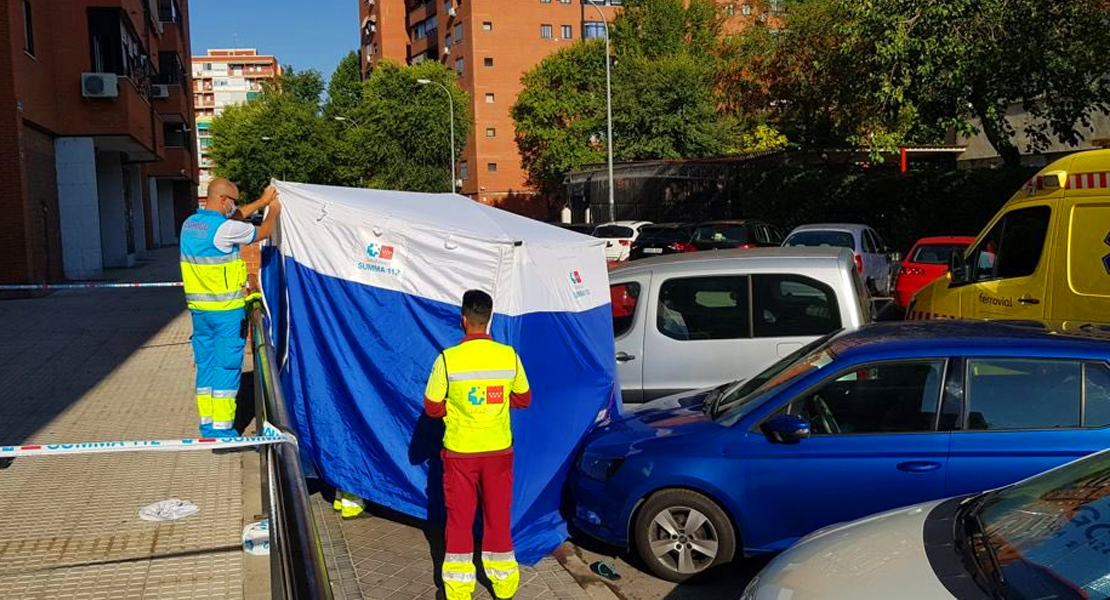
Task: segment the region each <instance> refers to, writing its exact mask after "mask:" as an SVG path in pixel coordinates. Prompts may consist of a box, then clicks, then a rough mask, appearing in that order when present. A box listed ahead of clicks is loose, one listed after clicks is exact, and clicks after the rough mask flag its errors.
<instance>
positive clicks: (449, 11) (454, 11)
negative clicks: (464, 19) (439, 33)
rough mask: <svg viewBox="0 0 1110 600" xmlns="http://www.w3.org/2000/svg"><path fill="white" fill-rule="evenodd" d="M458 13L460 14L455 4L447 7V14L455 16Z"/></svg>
mask: <svg viewBox="0 0 1110 600" xmlns="http://www.w3.org/2000/svg"><path fill="white" fill-rule="evenodd" d="M457 14H459V11H458V9H456V8H455V7H454V6H452V7H451V8H448V9H447V16H449V17H453V16H455V15H457Z"/></svg>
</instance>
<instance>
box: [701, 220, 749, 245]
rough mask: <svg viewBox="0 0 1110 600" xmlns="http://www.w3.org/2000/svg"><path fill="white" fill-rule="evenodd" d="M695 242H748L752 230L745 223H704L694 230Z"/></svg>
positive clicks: (738, 243) (737, 243)
mask: <svg viewBox="0 0 1110 600" xmlns="http://www.w3.org/2000/svg"><path fill="white" fill-rule="evenodd" d="M694 241H695V242H711V243H716V244H736V245H740V244H747V243H748V242H750V241H751V232H750V231H749V230H748V228H747V227H746V226H744V225H704V226H702V227H698V228H697V229H695V230H694Z"/></svg>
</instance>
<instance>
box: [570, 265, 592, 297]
mask: <svg viewBox="0 0 1110 600" xmlns="http://www.w3.org/2000/svg"><path fill="white" fill-rule="evenodd" d="M570 288H571V291H572V292H573V294H574V297H575V298H576V299H577V298H585V297H587V296H589V295H590V290H589V288H587V287H586V282H585V281H584V280H583V279H582V274H581V273H579V272H578V271H571V272H570Z"/></svg>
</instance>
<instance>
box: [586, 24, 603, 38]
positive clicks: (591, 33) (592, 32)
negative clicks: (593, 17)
mask: <svg viewBox="0 0 1110 600" xmlns="http://www.w3.org/2000/svg"><path fill="white" fill-rule="evenodd" d="M582 38H583V39H587V40H594V39H601V40H603V39H605V22H604V21H586V22H585V23H582Z"/></svg>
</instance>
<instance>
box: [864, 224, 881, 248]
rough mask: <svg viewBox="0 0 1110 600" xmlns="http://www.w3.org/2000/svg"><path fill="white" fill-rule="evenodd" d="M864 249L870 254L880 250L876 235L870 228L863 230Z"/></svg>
mask: <svg viewBox="0 0 1110 600" xmlns="http://www.w3.org/2000/svg"><path fill="white" fill-rule="evenodd" d="M862 233H863V251H864V252H866V253H868V254H875V253H876V252H878V251H879V247H878V244H876V243H875V236H874V235H873V234H872V233H871V230H870V229H864V230H863V232H862Z"/></svg>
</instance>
